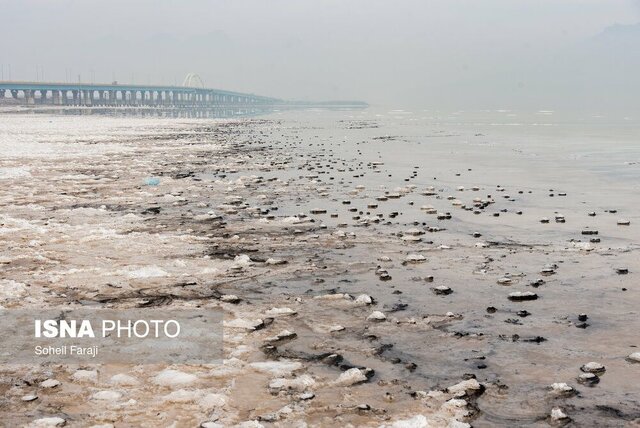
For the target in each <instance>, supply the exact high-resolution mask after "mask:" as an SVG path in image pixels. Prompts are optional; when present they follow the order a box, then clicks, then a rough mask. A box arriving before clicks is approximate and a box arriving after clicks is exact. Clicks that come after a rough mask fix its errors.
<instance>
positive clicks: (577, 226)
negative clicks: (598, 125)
mask: <svg viewBox="0 0 640 428" xmlns="http://www.w3.org/2000/svg"><path fill="white" fill-rule="evenodd" d="M488 129H489V132H488V133H487V127H486V126H482V125H473V126H469V125H468V124H467V125H465V126H461V125H458V124H455V123H448V124H442V123H438V122H437V121H434V120H433V119H431V120H430V119H428V118H407V117H406V116H404V115H401V114H399V113H397V112H396V113H391V114H387V115H380V116H375V115H372V114H368V113H356V116H354V114H353V113H345V112H340V113H317V112H316V113H306V114H300V115H295V114H289V115H282V116H273V117H270V118H268V119H264V120H263V119H255V120H242V121H217V122H216V121H198V120H175V119H173V120H168V119H140V118H136V119H126V118H120V119H115V118H100V117H93V116H86V117H55V116H51V117H49V116H4V117H3V118H2V122H0V149H1V150H2V154H1V156H0V184H1V185H2V190H1V191H0V207H1V208H0V237H1V240H0V264H1V266H2V274H1V277H0V300H1V302H0V304H1V305H2V306H3V307H4V308H18V307H30V308H34V309H37V308H41V307H60V306H64V307H82V306H87V305H93V306H96V305H97V306H104V307H109V308H132V307H140V308H144V307H158V306H162V307H164V308H189V307H204V308H207V307H210V308H213V307H216V308H217V307H220V308H222V309H223V310H224V313H225V321H224V338H225V347H224V350H223V352H224V358H225V360H224V363H223V364H212V365H207V366H193V365H176V366H163V365H140V366H128V365H86V366H81V367H79V366H61V365H49V366H35V367H34V366H27V365H5V366H3V367H2V368H1V370H0V388H1V390H2V393H3V394H2V399H1V401H0V413H1V414H2V418H1V419H0V423H2V424H4V425H6V426H21V425H27V424H31V425H33V426H56V425H61V424H66V426H79V427H80V426H82V427H84V426H92V425H97V426H116V427H120V426H149V427H157V426H176V427H182V426H185V427H191V426H198V425H200V424H203V426H206V427H214V426H234V425H240V426H247V427H249V426H260V425H263V426H305V424H306V425H308V426H349V425H352V426H395V427H427V426H429V427H431V426H433V427H439V426H442V427H447V426H452V427H458V426H460V427H462V426H467V425H466V424H473V425H474V426H495V425H500V426H538V425H539V426H544V425H547V424H561V425H562V424H567V423H575V424H576V425H577V426H585V425H589V424H599V425H600V426H619V425H622V424H624V423H632V421H634V420H636V421H637V419H638V418H639V417H640V404H639V400H640V397H639V395H640V393H639V392H638V382H639V381H640V364H635V363H634V359H633V358H629V355H631V354H633V353H634V352H637V348H635V347H636V346H638V345H640V342H639V341H638V333H637V332H638V328H639V327H640V318H639V317H638V303H640V301H639V297H640V293H639V292H638V288H637V284H636V283H637V280H636V279H637V276H636V275H637V272H638V271H639V270H640V263H639V262H638V251H639V247H638V243H639V242H640V240H639V239H638V236H639V234H638V229H637V225H638V224H639V221H640V218H639V216H638V200H639V199H634V195H635V196H637V195H638V185H637V183H636V182H635V181H634V177H635V176H636V175H637V174H638V166H637V163H635V162H637V161H638V159H639V156H638V150H637V149H636V148H635V146H634V145H633V143H632V142H631V143H630V142H629V140H628V139H627V138H626V136H625V135H622V136H620V138H619V140H620V141H618V143H619V144H618V145H617V146H616V147H617V148H616V150H612V151H611V152H610V153H609V152H607V153H604V154H602V155H601V154H599V151H601V150H602V149H601V148H600V146H599V145H598V144H597V142H594V141H588V142H585V143H582V142H580V141H577V140H576V139H571V138H567V137H566V136H565V137H563V138H564V139H560V141H563V142H564V144H562V145H559V144H557V142H556V141H554V138H555V137H554V135H556V134H562V133H561V132H557V131H555V130H553V129H552V130H550V131H545V132H544V133H543V134H541V135H539V136H535V135H532V134H527V133H530V132H531V130H530V128H526V130H523V133H524V134H523V135H525V137H523V138H522V139H518V138H515V137H513V136H514V135H519V134H518V133H517V132H512V133H511V134H505V133H504V132H499V131H494V130H493V129H492V128H488ZM491 132H495V135H493V134H491ZM554 132H556V134H554ZM608 138H611V137H608ZM594 153H595V155H594ZM616 168H619V170H618V169H616ZM630 177H631V178H630ZM156 180H157V182H158V184H157V185H155V183H156ZM520 211H521V214H518V212H520ZM590 212H595V213H596V215H595V216H590V215H589V213H590ZM447 213H448V214H447ZM496 214H497V215H496ZM547 219H548V222H547V221H546V220H547ZM624 220H628V221H629V223H630V224H629V225H627V224H626V222H625V221H624ZM619 223H620V224H619ZM595 231H598V234H597V235H596V234H585V233H595ZM598 239H599V240H600V241H599V242H598V241H597V240H598ZM621 268H624V269H628V273H627V274H619V273H618V272H622V271H620V269H621ZM512 293H516V294H512ZM517 293H520V294H517ZM523 293H524V294H523ZM527 297H529V298H530V299H534V300H523V298H527ZM140 310H141V311H142V310H144V309H140ZM580 314H585V315H586V321H585V318H584V317H581V316H580ZM589 362H597V363H599V364H602V365H604V367H605V371H604V372H603V371H602V370H601V369H599V368H597V367H596V366H589V365H587V366H585V364H587V363H589ZM590 371H592V372H595V373H596V376H597V377H592V378H591V379H586V378H584V376H583V378H580V375H582V374H584V372H590ZM594 381H599V382H598V383H597V384H595V383H593V382H594ZM564 383H566V384H567V385H563V384H564Z"/></svg>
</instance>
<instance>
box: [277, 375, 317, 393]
mask: <svg viewBox="0 0 640 428" xmlns="http://www.w3.org/2000/svg"><path fill="white" fill-rule="evenodd" d="M315 384H316V381H315V380H313V378H312V377H311V376H309V375H306V374H304V375H301V376H298V377H296V378H293V379H285V378H277V379H273V380H272V381H271V382H269V391H270V392H271V393H272V394H276V393H278V392H280V391H296V392H304V391H305V390H307V389H308V388H311V387H312V386H314V385H315Z"/></svg>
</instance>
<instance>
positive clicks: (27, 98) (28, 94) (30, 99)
mask: <svg viewBox="0 0 640 428" xmlns="http://www.w3.org/2000/svg"><path fill="white" fill-rule="evenodd" d="M24 102H25V103H26V104H35V103H36V99H35V94H34V93H33V91H30V90H25V91H24Z"/></svg>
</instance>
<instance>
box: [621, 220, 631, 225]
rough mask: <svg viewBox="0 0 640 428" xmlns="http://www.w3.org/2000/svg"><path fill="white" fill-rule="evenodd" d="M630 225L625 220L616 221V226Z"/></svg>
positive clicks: (629, 222)
mask: <svg viewBox="0 0 640 428" xmlns="http://www.w3.org/2000/svg"><path fill="white" fill-rule="evenodd" d="M630 224H631V221H629V220H627V219H620V220H618V226H629V225H630Z"/></svg>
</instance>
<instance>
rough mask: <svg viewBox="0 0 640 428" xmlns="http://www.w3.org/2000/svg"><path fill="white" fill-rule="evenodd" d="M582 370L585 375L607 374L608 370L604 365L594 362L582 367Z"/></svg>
mask: <svg viewBox="0 0 640 428" xmlns="http://www.w3.org/2000/svg"><path fill="white" fill-rule="evenodd" d="M580 370H582V371H583V372H585V373H595V374H602V373H604V372H605V370H606V369H605V367H604V366H603V365H602V364H600V363H596V362H595V361H592V362H590V363H587V364H585V365H583V366H582V367H580Z"/></svg>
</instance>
